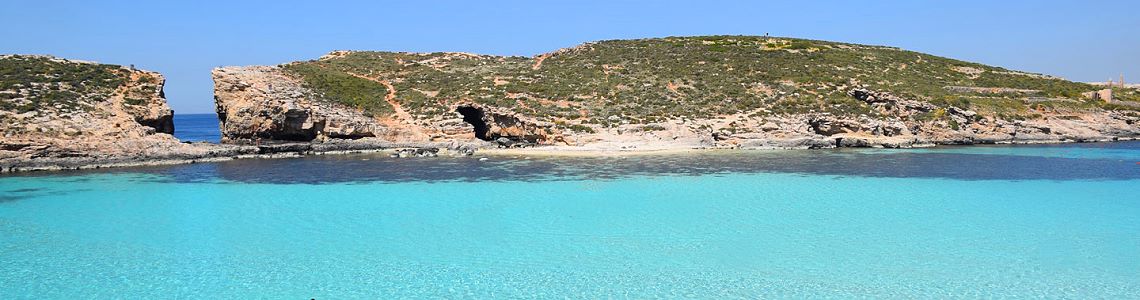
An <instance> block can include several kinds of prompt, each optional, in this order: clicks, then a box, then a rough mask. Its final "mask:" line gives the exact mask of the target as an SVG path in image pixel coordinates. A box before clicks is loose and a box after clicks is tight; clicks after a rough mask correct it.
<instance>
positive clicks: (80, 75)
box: [0, 55, 184, 165]
mask: <svg viewBox="0 0 1140 300" xmlns="http://www.w3.org/2000/svg"><path fill="white" fill-rule="evenodd" d="M0 64H14V65H21V66H22V68H25V70H27V71H26V72H27V73H25V74H21V75H23V76H25V77H24V78H22V79H20V80H21V82H20V83H17V84H15V85H12V86H8V87H7V88H5V89H4V90H3V91H0V93H3V94H5V95H6V96H5V99H4V101H5V102H4V104H5V105H4V106H2V107H0V132H2V135H3V139H0V165H2V164H5V162H10V161H14V160H26V159H38V158H75V157H123V156H149V155H162V154H164V153H168V152H170V151H174V149H180V148H182V147H184V145H183V144H182V143H180V142H179V141H178V140H177V139H175V138H174V137H173V136H172V135H171V134H172V133H173V132H174V119H173V117H174V116H173V111H172V110H171V109H170V107H169V106H167V104H166V99H165V97H164V94H163V91H162V89H163V83H164V80H165V79H164V78H163V76H162V75H161V74H158V73H155V72H149V71H142V70H136V69H134V68H130V67H123V66H112V65H102V64H96V63H91V62H80V61H70V60H65V59H60V58H54V57H48V56H17V55H9V56H0Z"/></svg>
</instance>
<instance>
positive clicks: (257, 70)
mask: <svg viewBox="0 0 1140 300" xmlns="http://www.w3.org/2000/svg"><path fill="white" fill-rule="evenodd" d="M213 76H214V82H215V101H216V104H217V109H218V113H219V116H221V117H222V120H223V124H222V131H223V135H224V140H225V141H227V142H232V143H244V142H251V141H265V140H290V141H315V142H321V141H327V140H329V139H359V140H367V141H382V142H392V143H413V144H414V143H453V144H454V143H473V142H474V143H478V142H480V141H484V142H483V143H485V144H486V145H493V144H492V143H490V142H487V141H493V142H496V143H498V144H500V145H519V144H522V145H529V144H538V145H552V146H562V147H568V146H574V147H586V148H593V149H630V148H636V149H653V148H678V147H685V148H697V147H719V148H818V147H835V146H852V147H864V146H883V147H910V146H918V145H932V144H972V143H1006V142H1008V143H1036V142H1065V141H1094V140H1095V141H1099V140H1115V139H1120V138H1126V139H1130V138H1134V137H1136V136H1137V135H1140V128H1138V126H1137V125H1136V122H1137V120H1138V119H1140V114H1138V113H1137V111H1136V106H1134V105H1121V104H1134V103H1136V102H1137V101H1138V100H1140V95H1138V94H1137V91H1136V90H1135V89H1122V90H1121V91H1118V92H1117V93H1116V94H1118V95H1123V96H1120V97H1117V98H1120V99H1118V100H1121V101H1123V102H1121V101H1118V102H1119V103H1106V102H1103V101H1097V100H1095V99H1088V98H1085V97H1083V96H1082V94H1083V93H1085V92H1087V91H1090V90H1094V89H1097V88H1096V87H1094V86H1091V85H1088V84H1083V83H1076V82H1071V81H1067V80H1063V79H1059V78H1054V77H1050V76H1045V75H1039V74H1032V73H1026V72H1019V71H1012V70H1007V69H1003V68H999V67H992V66H985V65H980V64H975V63H969V62H963V61H958V60H953V59H948V58H942V57H937V56H932V55H927V54H922V53H917V52H911V51H905V50H901V49H897V48H891V47H882V46H868V45H857V44H847V43H834V42H824V41H810V40H800V39H788V38H770V37H740V36H713V37H678V38H660V39H645V40H625V41H603V42H596V43H587V44H584V45H581V46H578V47H574V48H568V49H563V50H559V51H556V52H553V53H549V54H543V55H539V56H535V57H532V58H526V57H503V56H491V55H476V54H467V53H402V52H357V51H335V52H332V53H329V54H328V55H325V56H323V57H321V58H320V59H318V60H313V61H304V62H294V63H288V64H283V65H280V66H254V67H226V68H219V69H216V70H214V72H213Z"/></svg>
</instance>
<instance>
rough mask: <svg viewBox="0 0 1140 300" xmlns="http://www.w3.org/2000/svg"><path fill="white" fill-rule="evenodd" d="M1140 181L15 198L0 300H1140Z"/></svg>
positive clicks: (10, 199) (716, 178)
mask: <svg viewBox="0 0 1140 300" xmlns="http://www.w3.org/2000/svg"><path fill="white" fill-rule="evenodd" d="M1057 151H1061V152H1063V153H1078V154H1079V155H1060V156H1059V155H1052V154H1050V153H1057ZM1137 162H1140V143H1116V144H1089V145H1066V146H1044V147H981V148H978V147H975V148H947V149H941V148H940V149H937V150H917V151H894V150H889V151H888V150H883V151H867V150H836V151H759V152H731V153H712V154H697V155H680V156H670V157H654V156H649V157H627V158H593V159H590V158H567V159H540V158H526V157H518V158H498V157H492V158H490V160H488V161H479V160H477V159H475V158H454V159H452V158H446V159H445V158H441V159H392V158H386V157H382V156H368V155H358V156H325V157H313V158H304V159H284V160H246V161H234V162H225V163H214V164H197V165H186V166H170V167H155V168H137V169H120V170H112V171H99V172H84V173H74V172H72V173H40V174H34V175H21V176H8V177H0V288H2V289H0V295H4V296H5V298H32V299H51V298H56V299H74V298H122V297H128V298H290V299H309V298H316V299H345V298H654V297H667V298H677V297H690V298H755V297H777V298H783V297H791V298H804V297H811V298H816V297H833V298H979V297H985V298H999V297H1001V298H1006V297H1008V298H1030V297H1034V298H1037V297H1044V298H1079V299H1084V298H1110V299H1125V298H1140V195H1138V194H1137V192H1138V191H1140V188H1138V187H1140V165H1138V164H1137Z"/></svg>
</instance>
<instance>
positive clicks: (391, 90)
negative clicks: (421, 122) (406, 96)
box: [346, 72, 414, 123]
mask: <svg viewBox="0 0 1140 300" xmlns="http://www.w3.org/2000/svg"><path fill="white" fill-rule="evenodd" d="M346 73H348V75H352V76H354V77H356V78H360V79H365V80H369V81H372V82H376V83H379V84H383V85H384V88H386V89H388V94H387V95H384V102H388V105H391V106H392V110H393V111H395V113H394V115H395V116H396V119H399V120H400V121H404V122H406V123H411V122H412V120H414V119H413V118H412V114H410V113H408V111H406V110H404V107H403V106H402V105H400V101H396V87H395V86H393V85H392V82H391V81H388V80H383V79H379V78H372V77H368V76H364V75H360V74H356V73H351V72H346Z"/></svg>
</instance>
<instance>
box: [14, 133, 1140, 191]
mask: <svg viewBox="0 0 1140 300" xmlns="http://www.w3.org/2000/svg"><path fill="white" fill-rule="evenodd" d="M1091 145H1097V144H1075V145H1046V146H1045V147H1070V148H1074V150H1075V151H1082V150H1088V151H1095V150H1096V149H1087V148H1089V147H1090V146H1091ZM1100 145H1107V147H1112V149H1125V150H1137V154H1138V155H1137V157H1136V158H1135V159H1132V160H1126V159H1119V158H1071V157H1046V156H1028V155H1002V154H974V153H941V152H922V151H898V150H892V151H868V150H866V149H862V150H860V149H839V150H814V151H718V152H703V153H693V154H672V155H644V156H626V157H595V158H589V157H533V158H526V157H489V159H488V160H486V161H480V160H479V159H478V157H464V158H430V159H427V158H425V159H410V158H404V159H398V158H389V157H386V156H382V155H329V156H313V157H307V158H297V159H268V160H238V161H229V162H219V163H203V164H192V165H179V166H163V167H145V168H129V169H114V170H103V171H89V172H79V173H80V174H82V173H88V174H90V173H142V174H149V175H157V176H142V177H139V178H138V179H134V180H141V181H155V180H158V181H166V182H206V181H215V180H222V181H232V182H241V183H272V184H320V183H345V182H347V183H351V182H416V181H426V182H432V181H472V182H474V181H544V180H608V179H617V178H623V177H629V176H685V175H704V174H727V173H797V174H808V175H829V176H841V177H843V176H858V177H884V178H945V179H955V180H1128V179H1140V165H1138V164H1137V161H1140V143H1138V142H1127V143H1108V144H1100ZM1005 147H1019V146H1005ZM1020 147H1028V146H1020ZM1038 147H1039V146H1038ZM1038 149H1039V148H1038ZM60 174H63V173H38V174H29V175H24V176H58V175H60ZM66 174H67V175H74V174H76V173H74V172H73V173H66ZM74 178H83V177H74Z"/></svg>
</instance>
